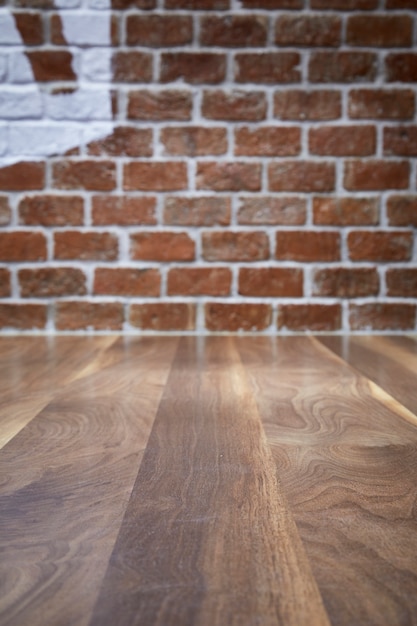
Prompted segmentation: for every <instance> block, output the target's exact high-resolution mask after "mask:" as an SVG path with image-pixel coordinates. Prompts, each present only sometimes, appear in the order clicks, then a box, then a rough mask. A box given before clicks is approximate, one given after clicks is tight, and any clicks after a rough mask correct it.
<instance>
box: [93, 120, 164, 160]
mask: <svg viewBox="0 0 417 626" xmlns="http://www.w3.org/2000/svg"><path fill="white" fill-rule="evenodd" d="M87 152H88V154H90V155H93V156H103V155H108V156H129V157H150V156H152V154H153V145H152V130H151V129H150V128H135V127H134V126H117V127H116V128H115V129H114V131H113V132H112V133H111V134H110V135H107V137H104V139H98V140H96V141H91V142H90V143H89V144H88V146H87Z"/></svg>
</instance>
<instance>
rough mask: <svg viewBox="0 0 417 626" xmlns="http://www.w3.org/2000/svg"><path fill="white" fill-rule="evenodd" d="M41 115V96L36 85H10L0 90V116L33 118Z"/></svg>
mask: <svg viewBox="0 0 417 626" xmlns="http://www.w3.org/2000/svg"><path fill="white" fill-rule="evenodd" d="M41 116H42V98H41V94H40V93H39V90H38V89H36V87H26V86H25V87H15V88H14V89H13V88H12V87H10V88H8V89H2V90H1V91H0V117H2V118H4V119H9V120H13V119H35V118H39V117H41Z"/></svg>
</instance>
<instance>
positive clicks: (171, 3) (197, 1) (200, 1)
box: [165, 0, 230, 11]
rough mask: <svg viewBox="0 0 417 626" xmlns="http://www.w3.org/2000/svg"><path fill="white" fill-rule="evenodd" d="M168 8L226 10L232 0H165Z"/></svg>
mask: <svg viewBox="0 0 417 626" xmlns="http://www.w3.org/2000/svg"><path fill="white" fill-rule="evenodd" d="M165 8H166V9H183V10H189V11H226V10H227V9H229V8H230V0H165Z"/></svg>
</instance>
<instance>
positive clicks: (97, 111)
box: [44, 88, 112, 121]
mask: <svg viewBox="0 0 417 626" xmlns="http://www.w3.org/2000/svg"><path fill="white" fill-rule="evenodd" d="M44 101H45V112H46V116H47V117H49V118H51V119H54V120H79V121H89V120H111V119H112V108H111V95H110V91H109V90H106V89H88V88H81V89H77V90H76V91H74V92H73V93H62V94H54V95H51V94H44Z"/></svg>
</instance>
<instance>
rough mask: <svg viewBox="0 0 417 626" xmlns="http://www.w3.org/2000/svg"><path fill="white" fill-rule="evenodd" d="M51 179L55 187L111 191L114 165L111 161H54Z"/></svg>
mask: <svg viewBox="0 0 417 626" xmlns="http://www.w3.org/2000/svg"><path fill="white" fill-rule="evenodd" d="M52 179H53V186H54V187H55V188H57V189H87V190H89V191H111V190H112V189H114V188H115V187H116V167H115V164H114V162H113V161H91V160H85V161H65V160H62V161H56V162H55V163H53V164H52Z"/></svg>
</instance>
